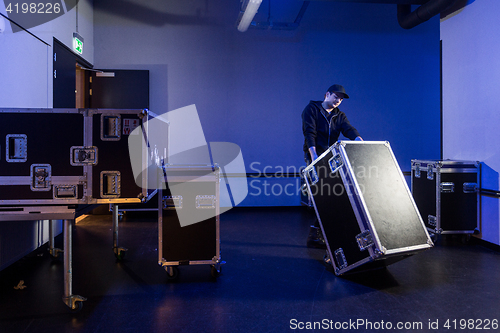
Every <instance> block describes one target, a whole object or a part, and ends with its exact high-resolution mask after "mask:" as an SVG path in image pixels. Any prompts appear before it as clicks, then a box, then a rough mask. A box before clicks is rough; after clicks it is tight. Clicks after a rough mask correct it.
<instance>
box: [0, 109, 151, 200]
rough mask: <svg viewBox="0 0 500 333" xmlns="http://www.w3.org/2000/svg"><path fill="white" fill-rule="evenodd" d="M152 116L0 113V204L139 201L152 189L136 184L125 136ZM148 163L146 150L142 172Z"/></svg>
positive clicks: (68, 111)
mask: <svg viewBox="0 0 500 333" xmlns="http://www.w3.org/2000/svg"><path fill="white" fill-rule="evenodd" d="M150 117H152V113H150V112H149V111H148V110H136V109H131V110H121V109H120V110H118V109H0V121H1V123H2V124H3V126H2V129H0V170H1V174H0V189H1V190H0V205H23V206H24V205H73V204H104V203H139V202H141V200H143V198H144V197H147V195H148V193H150V192H151V191H152V190H151V189H148V188H141V187H139V186H138V185H137V182H136V180H135V178H134V175H133V172H132V168H131V165H130V159H129V151H128V149H129V145H128V137H129V135H130V134H131V132H132V131H133V130H134V129H135V128H137V127H139V126H142V125H143V123H144V122H146V121H147V120H148V119H149V118H150ZM145 128H147V127H145ZM136 132H137V131H136ZM143 134H144V135H146V136H147V133H143ZM138 155H139V156H140V155H141V154H138ZM147 158H148V153H147V151H146V150H145V151H144V152H143V153H142V161H141V163H142V164H143V165H144V169H146V168H147V165H148V160H147ZM144 177H147V175H144ZM143 183H144V182H143ZM146 183H147V182H146Z"/></svg>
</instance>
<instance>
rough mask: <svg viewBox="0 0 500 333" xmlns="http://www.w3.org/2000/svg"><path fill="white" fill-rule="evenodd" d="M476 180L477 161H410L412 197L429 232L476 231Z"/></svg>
mask: <svg viewBox="0 0 500 333" xmlns="http://www.w3.org/2000/svg"><path fill="white" fill-rule="evenodd" d="M479 179H480V163H479V162H476V161H453V160H416V159H415V160H412V161H411V188H412V193H413V197H414V198H415V202H416V204H417V206H418V208H419V210H420V213H421V215H422V219H423V220H424V223H425V225H426V227H427V229H428V230H429V231H430V232H432V233H434V234H466V235H467V234H468V235H470V234H472V233H478V232H479V211H480V210H479Z"/></svg>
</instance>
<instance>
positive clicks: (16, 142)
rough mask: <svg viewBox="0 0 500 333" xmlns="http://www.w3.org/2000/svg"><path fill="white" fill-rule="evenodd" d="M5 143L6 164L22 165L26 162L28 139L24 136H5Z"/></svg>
mask: <svg viewBox="0 0 500 333" xmlns="http://www.w3.org/2000/svg"><path fill="white" fill-rule="evenodd" d="M5 141H6V142H5V154H6V156H5V159H6V160H7V162H14V163H15V162H17V163H22V162H26V161H27V160H28V137H27V136H26V134H7V136H6V139H5Z"/></svg>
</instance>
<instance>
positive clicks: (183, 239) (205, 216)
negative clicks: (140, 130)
mask: <svg viewBox="0 0 500 333" xmlns="http://www.w3.org/2000/svg"><path fill="white" fill-rule="evenodd" d="M163 172H164V176H165V187H166V188H163V186H159V191H158V200H159V203H158V237H159V239H158V243H159V244H158V255H159V260H158V263H159V264H160V265H161V266H163V267H164V268H165V270H166V271H167V273H168V275H169V278H171V279H174V278H176V277H177V275H178V273H179V271H178V266H180V265H197V264H209V265H210V266H211V274H212V276H214V277H217V276H218V275H219V273H220V267H221V265H222V264H223V263H224V262H222V261H221V257H220V232H219V214H220V194H219V193H220V192H219V183H220V181H219V177H220V173H219V167H218V166H217V165H166V166H164V167H163Z"/></svg>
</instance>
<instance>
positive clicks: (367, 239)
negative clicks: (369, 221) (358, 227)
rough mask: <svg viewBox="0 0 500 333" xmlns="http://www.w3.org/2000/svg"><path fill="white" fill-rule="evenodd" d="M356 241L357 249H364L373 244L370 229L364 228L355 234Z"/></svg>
mask: <svg viewBox="0 0 500 333" xmlns="http://www.w3.org/2000/svg"><path fill="white" fill-rule="evenodd" d="M356 241H357V242H358V246H359V249H360V250H361V251H364V250H366V249H367V248H369V247H370V246H372V245H373V238H372V233H371V232H370V230H365V231H363V232H362V233H360V234H359V235H356Z"/></svg>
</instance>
